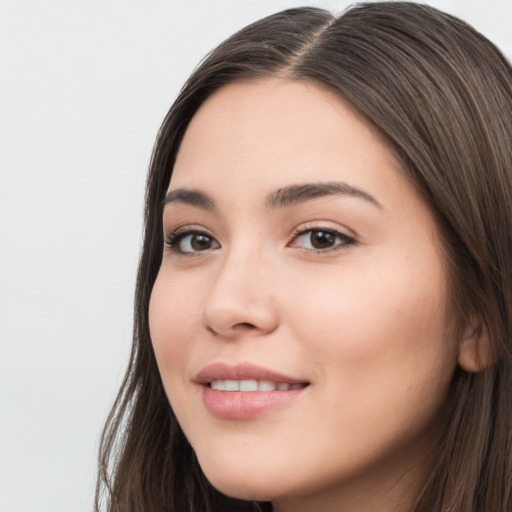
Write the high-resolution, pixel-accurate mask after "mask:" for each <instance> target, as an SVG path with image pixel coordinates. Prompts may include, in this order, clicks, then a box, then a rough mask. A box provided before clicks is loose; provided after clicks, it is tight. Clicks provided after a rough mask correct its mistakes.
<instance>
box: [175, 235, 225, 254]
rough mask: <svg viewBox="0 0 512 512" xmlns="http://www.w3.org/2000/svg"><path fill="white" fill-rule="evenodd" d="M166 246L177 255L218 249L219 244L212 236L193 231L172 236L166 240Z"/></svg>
mask: <svg viewBox="0 0 512 512" xmlns="http://www.w3.org/2000/svg"><path fill="white" fill-rule="evenodd" d="M166 244H167V245H168V246H169V248H170V249H171V250H172V251H174V252H176V253H178V254H180V253H181V254H194V253H198V252H205V251H209V250H211V249H218V248H219V247H220V244H219V242H217V240H215V238H213V237H212V236H210V235H208V234H206V233H200V232H194V231H188V232H185V233H178V234H173V235H171V237H170V238H169V239H168V240H166Z"/></svg>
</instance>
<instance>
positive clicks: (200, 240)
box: [191, 235, 212, 251]
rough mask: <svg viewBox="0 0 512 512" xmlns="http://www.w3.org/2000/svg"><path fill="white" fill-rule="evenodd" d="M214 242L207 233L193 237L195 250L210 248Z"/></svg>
mask: <svg viewBox="0 0 512 512" xmlns="http://www.w3.org/2000/svg"><path fill="white" fill-rule="evenodd" d="M211 244H212V242H211V240H210V237H209V236H206V235H196V236H194V237H193V238H192V244H191V245H192V248H193V249H194V250H195V251H204V250H205V249H209V248H210V245H211Z"/></svg>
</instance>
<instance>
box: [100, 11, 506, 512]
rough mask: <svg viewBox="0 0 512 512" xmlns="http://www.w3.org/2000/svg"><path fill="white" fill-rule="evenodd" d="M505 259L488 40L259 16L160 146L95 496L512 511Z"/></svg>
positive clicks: (500, 97) (219, 507) (501, 101)
mask: <svg viewBox="0 0 512 512" xmlns="http://www.w3.org/2000/svg"><path fill="white" fill-rule="evenodd" d="M511 262H512V71H511V68H510V66H509V65H508V64H507V62H506V61H505V59H504V58H503V56H502V55H501V54H500V53H499V52H498V51H497V50H496V48H495V47H494V46H493V45H492V44H491V43H490V42H489V41H487V40H486V39H485V38H484V37H483V36H481V35H480V34H478V33H477V32H475V31H474V30H473V29H472V28H470V27H468V26H467V25H466V24H464V23H463V22H461V21H460V20H458V19H455V18H452V17H450V16H448V15H446V14H443V13H440V12H439V11H436V10H434V9H432V8H430V7H427V6H424V5H418V4H413V3H404V2H397V3H395V2H379V3H368V4H363V5H360V6H357V7H355V8H352V9H350V10H349V11H347V12H346V13H344V14H343V15H342V16H340V17H338V18H335V17H333V16H332V15H330V14H328V13H327V12H325V11H321V10H318V9H307V8H303V9H294V10H289V11H285V12H282V13H279V14H276V15H274V16H270V17H268V18H265V19H263V20H261V21H259V22H257V23H255V24H253V25H251V26H249V27H247V28H245V29H243V30H242V31H240V32H239V33H237V34H235V35H234V36H233V37H232V38H230V39H228V40H227V41H226V42H224V43H223V44H221V45H220V46H219V47H218V48H217V49H216V50H215V51H213V52H212V53H211V54H210V55H209V56H208V57H207V58H206V60H205V61H204V62H202V64H201V65H200V66H199V68H198V69H197V70H196V71H195V72H194V74H193V75H192V76H191V78H190V79H189V81H188V82H187V83H186V85H185V86H184V88H183V90H182V91H181V93H180V95H179V97H178V99H177V100H176V102H175V104H174V105H173V107H172V108H171V110H170V112H169V114H168V115H167V117H166V119H165V121H164V123H163V126H162V128H161V131H160V133H159V136H158V139H157V143H156V146H155V150H154V154H153V159H152V163H151V168H150V173H149V178H148V186H147V196H146V230H145V239H144V248H143V253H142V258H141V262H140V267H139V275H138V284H137V294H136V316H135V318H136V321H135V335H134V346H133V351H132V357H131V360H130V365H129V368H128V371H127V374H126V378H125V381H124V383H123V386H122V389H121V392H120V394H119V397H118V399H117V401H116V404H115V406H114V408H113V411H112V413H111V415H110V417H109V420H108V423H107V426H106V429H105V432H104V437H103V442H102V446H101V454H100V475H99V484H98V496H97V506H99V502H100V498H101V495H102V491H103V490H104V488H105V489H106V490H107V491H108V492H107V493H106V494H107V496H106V500H107V503H108V509H109V510H112V511H122V512H127V511H132V510H133V511H134V510H176V511H185V510H189V511H204V510H212V511H224V510H258V509H259V510H276V511H281V512H287V511H295V512H297V511H310V510H323V511H329V510H350V511H351V512H356V511H368V510H379V511H416V512H417V511H425V510H428V511H438V512H442V511H448V510H449V511H457V512H463V511H464V512H468V511H474V512H481V511H484V510H485V511H493V512H498V511H503V512H505V511H506V510H510V509H511V507H512V499H511V497H510V489H511V477H512V471H511V432H512V429H511V424H510V423H511V420H510V414H509V411H510V410H511V405H512V404H511V396H510V391H511V389H512V386H511V381H510V379H511V375H510V370H511V358H510V329H511V321H512V291H511V290H512V265H511V264H510V263H511ZM114 450H116V451H114Z"/></svg>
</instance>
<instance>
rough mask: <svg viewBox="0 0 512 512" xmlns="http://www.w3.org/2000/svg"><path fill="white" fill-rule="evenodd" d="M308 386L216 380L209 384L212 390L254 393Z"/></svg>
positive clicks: (268, 381)
mask: <svg viewBox="0 0 512 512" xmlns="http://www.w3.org/2000/svg"><path fill="white" fill-rule="evenodd" d="M307 385H308V384H307V383H306V382H304V383H293V384H291V383H289V382H272V381H270V380H254V379H247V380H230V379H227V380H222V379H215V380H212V381H211V382H209V383H208V386H209V387H210V388H211V389H216V390H217V391H242V392H254V391H263V392H269V391H290V390H295V389H302V388H305V387H306V386H307Z"/></svg>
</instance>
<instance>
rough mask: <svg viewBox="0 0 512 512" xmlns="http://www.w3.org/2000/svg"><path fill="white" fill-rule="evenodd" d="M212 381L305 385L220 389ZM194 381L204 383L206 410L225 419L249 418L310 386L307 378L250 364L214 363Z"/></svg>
mask: <svg viewBox="0 0 512 512" xmlns="http://www.w3.org/2000/svg"><path fill="white" fill-rule="evenodd" d="M212 380H268V381H272V382H283V383H284V382H285V383H288V384H306V386H305V387H303V388H300V389H293V390H287V391H277V390H276V391H249V392H244V391H219V390H215V389H212V388H211V387H210V386H209V385H208V384H209V383H210V382H211V381H212ZM194 381H195V382H196V384H199V385H200V386H201V391H202V400H203V404H204V405H205V407H206V409H208V411H209V412H210V413H211V414H212V415H213V416H215V417H216V418H219V419H225V420H247V419H251V418H254V417H256V416H260V415H262V414H265V413H268V412H270V411H272V410H274V409H276V408H280V407H283V406H285V405H287V404H289V403H290V402H291V401H293V400H295V399H297V398H299V396H300V395H302V394H303V393H304V392H305V390H306V389H307V388H308V385H309V382H307V381H305V380H301V379H297V378H294V377H290V376H287V375H284V374H282V373H279V372H275V371H274V370H270V369H268V368H264V367H261V366H255V365H253V364H250V363H241V364H237V365H229V364H226V363H221V362H218V363H213V364H210V365H208V366H206V367H205V368H203V369H202V370H201V371H200V372H199V373H198V374H197V376H196V377H195V379H194Z"/></svg>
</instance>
